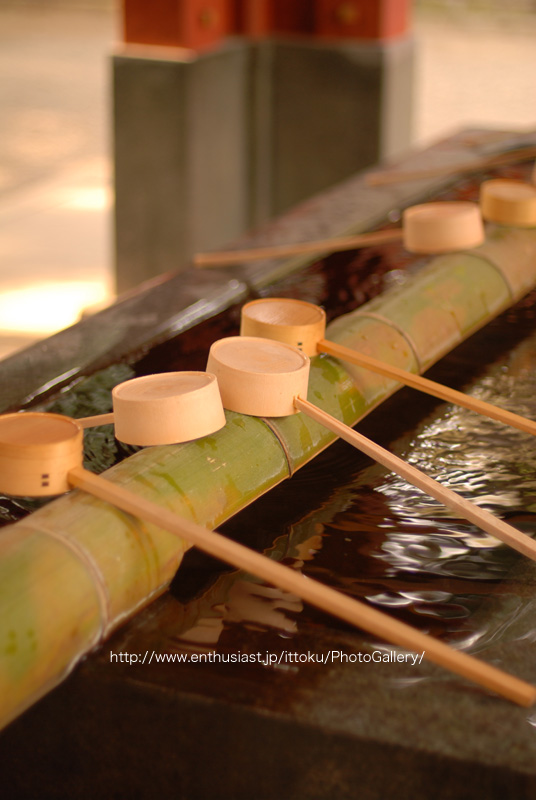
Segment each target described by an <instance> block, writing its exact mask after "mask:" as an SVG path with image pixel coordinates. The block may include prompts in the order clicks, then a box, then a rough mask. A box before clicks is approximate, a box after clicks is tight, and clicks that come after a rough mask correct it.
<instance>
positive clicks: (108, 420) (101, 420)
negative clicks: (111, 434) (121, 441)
mask: <svg viewBox="0 0 536 800" xmlns="http://www.w3.org/2000/svg"><path fill="white" fill-rule="evenodd" d="M75 421H76V422H78V424H79V425H80V427H81V428H95V427H97V425H113V421H114V415H113V414H96V415H95V416H94V417H81V418H80V419H77V420H75Z"/></svg>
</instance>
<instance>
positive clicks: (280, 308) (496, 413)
mask: <svg viewBox="0 0 536 800" xmlns="http://www.w3.org/2000/svg"><path fill="white" fill-rule="evenodd" d="M325 332H326V315H325V313H324V311H323V309H322V308H320V306H316V305H314V304H313V303H306V302H304V301H303V300H292V299H287V298H281V297H270V298H264V299H262V300H253V301H252V302H250V303H246V305H244V306H243V308H242V316H241V326H240V333H241V334H242V335H244V336H260V337H262V338H265V339H275V340H277V341H279V342H285V343H286V344H291V345H294V346H295V347H298V348H299V349H300V350H303V352H304V353H305V354H306V355H308V356H314V355H317V354H319V353H326V354H328V355H330V356H334V357H335V358H338V359H339V360H340V361H345V362H348V363H350V364H355V365H356V366H359V367H364V368H365V369H369V370H371V371H372V372H376V373H378V374H379V375H384V376H385V377H386V378H392V379H393V380H395V381H399V382H400V383H402V384H404V385H405V386H411V387H412V388H413V389H418V390H419V391H420V392H424V393H425V394H429V395H432V396H433V397H437V398H439V399H440V400H446V401H447V402H449V403H454V404H455V405H458V406H463V408H468V409H469V410H470V411H475V412H476V413H477V414H482V415H483V416H485V417H490V418H491V419H495V420H498V421H499V422H502V423H504V424H505V425H510V426H511V427H513V428H518V429H519V430H520V431H524V432H525V433H531V434H532V435H533V436H535V435H536V422H534V421H533V420H531V419H528V418H527V417H522V416H520V415H519V414H513V413H512V412H511V411H506V410H505V409H503V408H500V407H498V406H495V405H493V404H492V403H486V402H484V401H483V400H478V399H477V398H476V397H471V396H470V395H467V394H464V393H463V392H458V391H456V389H450V388H449V387H448V386H443V385H442V384H441V383H436V382H435V381H431V380H428V378H423V377H422V376H421V375H415V374H414V373H413V372H408V371H407V370H403V369H400V368H399V367H395V366H393V365H391V364H387V363H386V362H384V361H379V360H378V359H376V358H372V357H371V356H367V355H365V354H363V353H360V352H359V351H358V350H353V349H351V348H349V347H344V346H343V345H340V344H336V343H335V342H330V341H328V340H327V339H325V338H324V335H325Z"/></svg>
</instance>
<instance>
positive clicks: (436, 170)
mask: <svg viewBox="0 0 536 800" xmlns="http://www.w3.org/2000/svg"><path fill="white" fill-rule="evenodd" d="M531 158H536V147H534V146H530V147H520V148H519V149H517V150H509V151H507V152H506V153H499V154H498V155H495V156H487V157H486V158H478V159H474V160H473V161H467V162H466V163H465V164H450V165H445V166H444V167H431V168H429V169H419V170H413V171H409V170H408V171H402V170H397V171H394V172H373V173H370V174H369V175H367V177H366V182H367V183H368V185H369V186H387V185H389V184H392V183H405V182H406V181H417V180H422V179H426V178H437V177H440V176H442V175H457V174H459V173H464V172H478V171H479V170H483V169H489V168H490V167H498V166H501V165H502V164H514V163H516V162H517V161H527V160H529V159H531Z"/></svg>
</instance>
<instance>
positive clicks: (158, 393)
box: [77, 372, 225, 447]
mask: <svg viewBox="0 0 536 800" xmlns="http://www.w3.org/2000/svg"><path fill="white" fill-rule="evenodd" d="M112 400H113V409H114V410H113V414H98V415H96V416H94V417H84V418H83V419H79V420H77V422H78V423H79V425H81V426H82V427H83V428H93V427H95V426H96V425H106V424H108V423H113V424H114V425H115V435H116V437H117V438H118V439H119V441H120V442H124V443H125V444H134V445H139V446H140V447H147V446H151V445H161V444H178V443H179V442H187V441H189V440H190V439H199V438H200V437H202V436H208V435H209V434H210V433H214V432H215V431H218V430H219V429H220V428H223V426H224V425H225V413H224V411H223V406H222V402H221V397H220V392H219V389H218V384H217V381H216V378H215V377H214V375H209V374H208V373H206V372H163V373H159V374H157V375H145V376H144V377H141V378H132V380H129V381H124V382H123V383H119V384H118V385H117V386H115V387H114V389H112Z"/></svg>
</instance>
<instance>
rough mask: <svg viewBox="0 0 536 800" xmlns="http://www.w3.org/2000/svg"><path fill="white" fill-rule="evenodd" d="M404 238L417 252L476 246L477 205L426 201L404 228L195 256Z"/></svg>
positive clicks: (215, 261)
mask: <svg viewBox="0 0 536 800" xmlns="http://www.w3.org/2000/svg"><path fill="white" fill-rule="evenodd" d="M401 239H402V240H403V242H404V247H405V248H406V249H407V250H409V251H410V252H414V253H430V254H434V253H447V252H454V251H456V250H466V249H468V248H472V247H477V246H478V245H480V244H482V242H483V241H484V227H483V224H482V218H481V216H480V210H479V208H478V205H477V204H476V203H469V202H465V201H452V202H433V203H424V204H421V205H418V206H412V207H411V208H408V209H406V211H404V213H403V217H402V228H393V229H391V230H384V231H373V232H372V233H362V234H358V235H357V236H346V237H342V238H337V239H322V240H320V241H316V242H299V243H297V244H289V245H274V246H272V247H259V248H255V249H251V250H228V251H223V252H214V253H198V254H197V255H196V256H194V264H195V265H196V266H197V267H222V266H229V265H232V264H241V263H244V262H247V261H255V260H258V259H264V258H287V257H288V256H297V255H304V254H306V253H322V252H323V253H335V252H340V251H343V250H354V249H357V248H360V247H371V246H373V245H377V244H384V243H386V242H392V241H399V240H401Z"/></svg>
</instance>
